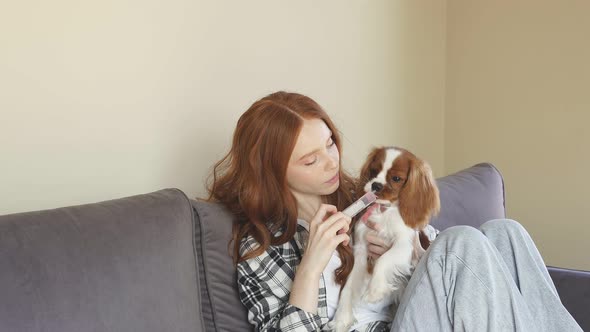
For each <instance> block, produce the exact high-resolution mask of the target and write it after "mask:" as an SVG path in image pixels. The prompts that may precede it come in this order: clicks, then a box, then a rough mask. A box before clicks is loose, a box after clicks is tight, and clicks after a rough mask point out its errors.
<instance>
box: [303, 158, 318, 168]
mask: <svg viewBox="0 0 590 332" xmlns="http://www.w3.org/2000/svg"><path fill="white" fill-rule="evenodd" d="M317 160H318V158H317V157H316V158H315V160H314V161H312V162H310V163H307V164H305V166H311V165H313V164H315V162H316V161H317Z"/></svg>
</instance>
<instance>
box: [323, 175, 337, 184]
mask: <svg viewBox="0 0 590 332" xmlns="http://www.w3.org/2000/svg"><path fill="white" fill-rule="evenodd" d="M339 175H340V174H336V175H334V177H332V178H331V179H330V180H328V181H326V183H336V182H337V181H338V179H339V178H340V176H339Z"/></svg>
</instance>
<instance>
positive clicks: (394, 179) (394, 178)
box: [391, 176, 402, 182]
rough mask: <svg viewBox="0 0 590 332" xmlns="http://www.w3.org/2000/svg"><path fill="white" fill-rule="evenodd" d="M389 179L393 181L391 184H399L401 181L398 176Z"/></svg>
mask: <svg viewBox="0 0 590 332" xmlns="http://www.w3.org/2000/svg"><path fill="white" fill-rule="evenodd" d="M391 179H392V180H393V182H400V181H401V180H402V178H400V177H399V176H394V177H392V178H391Z"/></svg>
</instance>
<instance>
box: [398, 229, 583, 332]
mask: <svg viewBox="0 0 590 332" xmlns="http://www.w3.org/2000/svg"><path fill="white" fill-rule="evenodd" d="M391 331H396V332H397V331H427V332H432V331H535V332H536V331H559V332H570V331H582V329H581V328H580V326H579V325H578V324H577V323H576V321H575V320H574V319H573V318H572V316H571V315H570V314H569V312H568V311H567V310H566V309H565V307H564V306H563V305H562V304H561V301H560V299H559V296H558V294H557V291H556V289H555V286H554V285H553V282H552V280H551V277H550V276H549V273H548V272H547V269H546V267H545V263H544V262H543V259H542V258H541V255H540V254H539V252H538V250H537V248H536V247H535V245H534V243H533V241H532V239H531V237H530V236H529V234H528V233H527V231H526V230H525V229H524V228H523V227H522V226H521V225H520V224H519V223H518V222H516V221H514V220H510V219H497V220H491V221H488V222H486V223H485V224H484V225H483V226H482V227H481V229H480V230H477V229H476V228H473V227H470V226H456V227H451V228H449V229H446V230H444V231H443V232H441V233H440V234H439V235H438V237H437V238H436V240H435V241H434V242H433V243H432V245H431V246H430V248H429V249H428V251H427V252H426V254H425V255H424V256H423V257H422V259H421V261H420V263H419V264H418V266H417V267H416V270H415V271H414V274H413V275H412V278H411V279H410V282H409V284H408V286H407V288H406V290H405V293H404V295H403V298H402V300H401V302H400V305H399V308H398V311H397V314H396V316H395V319H394V321H393V323H392V328H391Z"/></svg>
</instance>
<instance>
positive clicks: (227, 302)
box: [191, 200, 252, 332]
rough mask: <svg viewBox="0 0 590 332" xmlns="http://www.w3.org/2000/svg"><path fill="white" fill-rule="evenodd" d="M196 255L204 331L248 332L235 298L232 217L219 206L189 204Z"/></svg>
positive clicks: (236, 289) (204, 203)
mask: <svg viewBox="0 0 590 332" xmlns="http://www.w3.org/2000/svg"><path fill="white" fill-rule="evenodd" d="M191 204H192V205H193V209H194V212H195V213H194V215H195V239H196V243H197V250H198V251H199V253H198V254H197V256H198V262H199V265H198V266H199V280H200V285H201V286H200V288H201V305H202V315H203V321H204V324H205V325H204V326H205V331H227V332H235V331H250V330H252V327H251V325H250V324H249V323H248V316H247V311H246V309H245V308H244V306H243V305H242V302H240V298H239V295H238V284H237V272H236V268H235V266H234V264H233V261H232V258H231V256H230V252H231V251H229V250H228V244H229V241H230V240H231V229H232V222H233V217H232V215H231V214H230V213H229V211H228V210H227V209H225V208H224V207H223V206H222V205H221V204H214V203H208V202H203V201H196V200H191Z"/></svg>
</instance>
